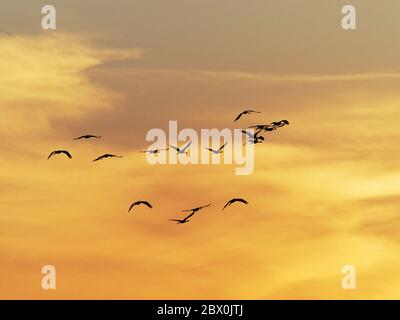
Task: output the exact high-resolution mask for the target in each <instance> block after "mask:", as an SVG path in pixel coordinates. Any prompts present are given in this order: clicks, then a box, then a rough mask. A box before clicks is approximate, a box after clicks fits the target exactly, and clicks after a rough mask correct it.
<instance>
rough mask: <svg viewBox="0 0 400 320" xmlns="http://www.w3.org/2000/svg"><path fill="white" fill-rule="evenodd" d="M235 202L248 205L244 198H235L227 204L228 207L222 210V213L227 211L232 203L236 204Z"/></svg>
mask: <svg viewBox="0 0 400 320" xmlns="http://www.w3.org/2000/svg"><path fill="white" fill-rule="evenodd" d="M235 202H241V203H244V204H248V202H247V201H246V200H244V199H242V198H233V199H231V200H229V201H228V202H227V203H226V205H225V206H224V207H223V208H222V210H221V211H224V209H225V208H226V207H229V206H230V205H231V204H232V203H235Z"/></svg>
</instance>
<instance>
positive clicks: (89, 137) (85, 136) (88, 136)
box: [74, 134, 101, 140]
mask: <svg viewBox="0 0 400 320" xmlns="http://www.w3.org/2000/svg"><path fill="white" fill-rule="evenodd" d="M91 138H96V139H100V138H101V136H94V135H92V134H85V135H84V136H80V137H78V138H75V139H74V140H81V139H91Z"/></svg>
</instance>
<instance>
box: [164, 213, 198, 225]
mask: <svg viewBox="0 0 400 320" xmlns="http://www.w3.org/2000/svg"><path fill="white" fill-rule="evenodd" d="M195 213H196V212H192V213H191V214H189V215H188V216H187V217H185V218H184V219H169V221H175V222H177V223H178V224H183V223H188V222H189V221H190V220H189V218H190V217H192V216H193V215H194V214H195Z"/></svg>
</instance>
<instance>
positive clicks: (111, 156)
mask: <svg viewBox="0 0 400 320" xmlns="http://www.w3.org/2000/svg"><path fill="white" fill-rule="evenodd" d="M106 158H122V156H116V155H114V154H109V153H106V154H103V155H102V156H100V157H98V158H96V159H94V160H93V162H95V161H99V160H103V159H106Z"/></svg>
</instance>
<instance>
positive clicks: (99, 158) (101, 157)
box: [93, 156, 104, 162]
mask: <svg viewBox="0 0 400 320" xmlns="http://www.w3.org/2000/svg"><path fill="white" fill-rule="evenodd" d="M103 158H104V156H100V157H98V158H96V159H94V160H93V162H95V161H99V160H101V159H103Z"/></svg>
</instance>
